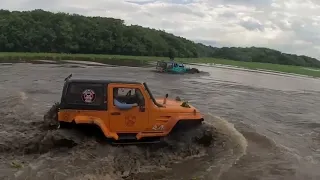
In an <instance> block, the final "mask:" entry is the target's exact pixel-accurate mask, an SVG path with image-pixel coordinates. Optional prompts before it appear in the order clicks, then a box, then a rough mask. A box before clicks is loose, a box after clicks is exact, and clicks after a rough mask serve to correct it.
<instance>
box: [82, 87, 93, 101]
mask: <svg viewBox="0 0 320 180" xmlns="http://www.w3.org/2000/svg"><path fill="white" fill-rule="evenodd" d="M95 98H96V94H95V92H94V91H93V90H91V89H86V90H84V91H83V92H82V100H83V101H84V102H85V103H92V102H93V101H94V100H95Z"/></svg>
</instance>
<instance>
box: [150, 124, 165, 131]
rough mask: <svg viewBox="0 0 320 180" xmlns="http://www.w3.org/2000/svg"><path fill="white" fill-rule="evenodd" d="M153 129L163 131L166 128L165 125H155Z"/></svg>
mask: <svg viewBox="0 0 320 180" xmlns="http://www.w3.org/2000/svg"><path fill="white" fill-rule="evenodd" d="M152 129H153V130H155V131H162V130H164V125H154V126H153V127H152Z"/></svg>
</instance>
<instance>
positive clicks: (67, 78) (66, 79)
mask: <svg viewBox="0 0 320 180" xmlns="http://www.w3.org/2000/svg"><path fill="white" fill-rule="evenodd" d="M71 77H72V74H70V75H69V76H68V77H66V78H65V79H64V81H68V80H69V79H70V78H71Z"/></svg>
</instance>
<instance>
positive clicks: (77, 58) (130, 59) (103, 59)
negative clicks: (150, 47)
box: [0, 52, 320, 78]
mask: <svg viewBox="0 0 320 180" xmlns="http://www.w3.org/2000/svg"><path fill="white" fill-rule="evenodd" d="M158 60H168V58H167V57H151V56H124V55H103V54H58V53H15V52H10V53H7V52H0V63H16V62H32V61H37V62H43V63H50V61H54V62H57V63H67V62H69V63H70V61H74V62H76V63H81V62H83V61H86V62H85V63H86V64H88V63H89V62H90V64H93V62H95V63H94V64H95V65H98V64H97V63H100V65H103V64H106V65H117V66H122V65H125V66H133V67H145V66H152V62H153V63H154V62H156V61H158ZM175 61H177V62H183V63H186V64H190V65H200V66H208V67H210V66H213V67H221V68H231V69H238V70H250V71H254V72H259V71H260V72H261V71H262V72H266V73H273V74H279V73H284V74H288V75H303V76H308V77H318V78H319V77H320V69H319V68H309V67H302V66H290V65H279V64H270V63H258V62H242V61H233V60H227V59H218V58H176V59H175ZM51 63H53V62H51ZM83 63H84V62H83Z"/></svg>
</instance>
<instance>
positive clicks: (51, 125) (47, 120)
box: [43, 103, 60, 129]
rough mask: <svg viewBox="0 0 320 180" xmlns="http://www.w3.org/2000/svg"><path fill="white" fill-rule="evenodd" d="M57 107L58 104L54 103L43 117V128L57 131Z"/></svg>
mask: <svg viewBox="0 0 320 180" xmlns="http://www.w3.org/2000/svg"><path fill="white" fill-rule="evenodd" d="M59 107H60V103H55V104H54V105H53V106H52V107H51V108H50V109H49V110H48V111H47V113H46V114H45V115H44V116H43V121H44V128H46V129H57V128H58V127H59V126H60V124H59V121H58V111H59Z"/></svg>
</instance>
